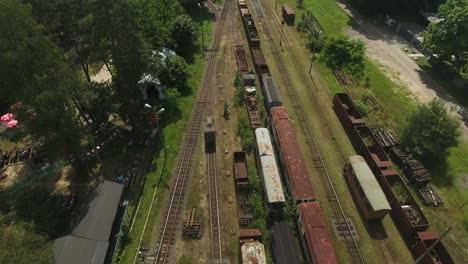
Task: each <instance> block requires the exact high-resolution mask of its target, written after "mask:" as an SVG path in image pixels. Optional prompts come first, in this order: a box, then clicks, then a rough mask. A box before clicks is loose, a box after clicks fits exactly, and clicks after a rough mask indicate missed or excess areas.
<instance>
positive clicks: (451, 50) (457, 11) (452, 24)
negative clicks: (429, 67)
mask: <svg viewBox="0 0 468 264" xmlns="http://www.w3.org/2000/svg"><path fill="white" fill-rule="evenodd" d="M437 17H438V18H440V19H441V20H440V21H438V22H433V23H431V24H429V27H428V28H427V30H426V31H425V32H424V42H423V47H424V49H425V50H427V51H429V52H430V53H431V54H437V55H438V56H439V57H440V58H441V59H442V60H445V61H450V62H451V63H452V64H453V65H454V66H455V67H456V69H457V70H458V71H459V72H460V73H468V0H448V1H447V2H446V3H445V4H443V5H441V6H440V8H439V12H438V14H437ZM452 56H454V57H453V58H454V59H453V60H452Z"/></svg>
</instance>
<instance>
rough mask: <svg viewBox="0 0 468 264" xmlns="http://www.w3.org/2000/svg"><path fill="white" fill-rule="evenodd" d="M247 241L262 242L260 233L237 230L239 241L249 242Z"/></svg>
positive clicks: (249, 230) (255, 230)
mask: <svg viewBox="0 0 468 264" xmlns="http://www.w3.org/2000/svg"><path fill="white" fill-rule="evenodd" d="M249 239H255V240H258V241H261V240H262V232H260V230H258V229H246V228H241V229H239V240H240V241H242V240H249Z"/></svg>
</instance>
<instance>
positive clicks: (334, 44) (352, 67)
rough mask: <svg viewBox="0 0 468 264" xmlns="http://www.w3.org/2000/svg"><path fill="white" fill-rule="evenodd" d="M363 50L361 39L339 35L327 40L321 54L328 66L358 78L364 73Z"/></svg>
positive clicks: (364, 49)
mask: <svg viewBox="0 0 468 264" xmlns="http://www.w3.org/2000/svg"><path fill="white" fill-rule="evenodd" d="M365 52H366V48H365V46H364V43H363V42H362V41H360V40H351V39H349V38H348V37H345V36H339V37H333V38H330V39H328V40H327V42H326V44H325V49H324V54H323V55H324V60H325V62H326V64H327V66H328V67H330V68H332V69H333V70H340V71H343V72H344V73H347V74H350V75H352V76H354V77H355V78H357V79H360V78H361V77H362V75H363V74H364V58H365V57H364V56H365Z"/></svg>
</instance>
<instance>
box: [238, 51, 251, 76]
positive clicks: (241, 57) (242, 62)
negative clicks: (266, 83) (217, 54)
mask: <svg viewBox="0 0 468 264" xmlns="http://www.w3.org/2000/svg"><path fill="white" fill-rule="evenodd" d="M236 64H237V69H238V70H239V72H240V73H242V74H245V73H248V72H249V65H248V64H247V58H246V57H245V50H244V47H242V45H237V46H236Z"/></svg>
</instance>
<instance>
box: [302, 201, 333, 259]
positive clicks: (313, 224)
mask: <svg viewBox="0 0 468 264" xmlns="http://www.w3.org/2000/svg"><path fill="white" fill-rule="evenodd" d="M297 225H298V227H299V234H300V237H301V242H302V245H303V247H304V252H305V253H306V259H307V261H306V263H320V264H336V263H338V260H337V259H336V255H335V249H334V248H333V245H332V242H331V241H330V236H329V234H328V231H327V227H326V225H325V219H324V217H323V214H322V212H321V210H320V204H319V203H317V202H307V203H301V204H299V218H298V223H297Z"/></svg>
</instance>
